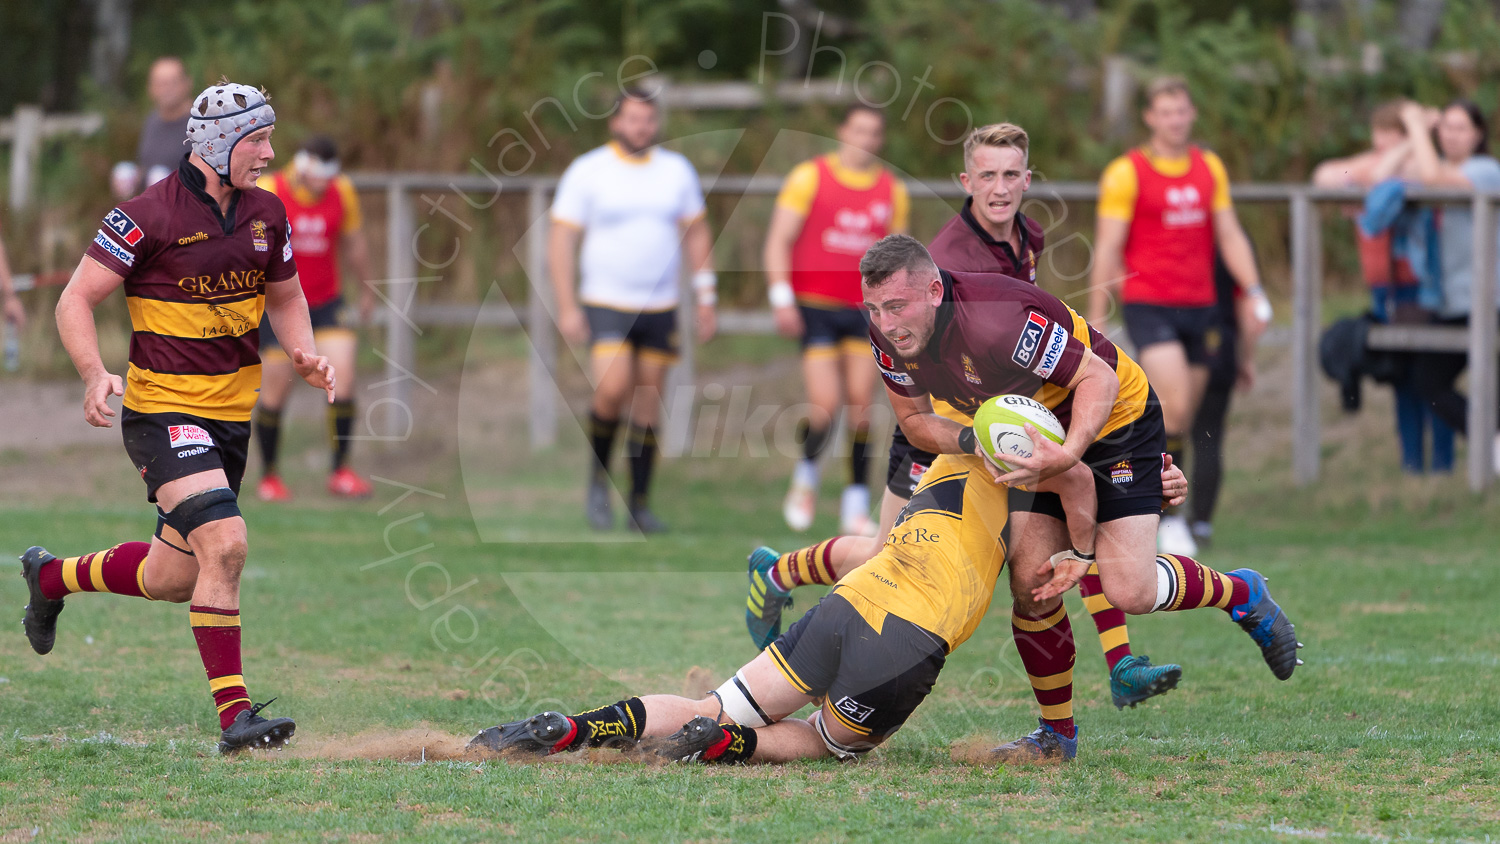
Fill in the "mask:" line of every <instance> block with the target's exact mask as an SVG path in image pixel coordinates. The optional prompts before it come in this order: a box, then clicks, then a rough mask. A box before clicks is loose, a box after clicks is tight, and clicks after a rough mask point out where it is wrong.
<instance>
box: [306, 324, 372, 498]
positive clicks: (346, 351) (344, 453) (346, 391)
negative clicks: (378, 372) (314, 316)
mask: <svg viewBox="0 0 1500 844" xmlns="http://www.w3.org/2000/svg"><path fill="white" fill-rule="evenodd" d="M313 336H314V337H315V338H316V340H317V344H318V353H319V354H321V355H323V356H324V357H326V358H328V362H329V364H330V365H332V366H333V367H334V371H336V372H338V374H339V379H338V383H337V384H336V385H334V389H333V403H332V404H330V405H328V437H329V443H328V446H329V450H330V451H331V452H332V464H331V469H330V471H329V474H328V491H329V492H331V493H333V494H334V495H337V496H339V497H341V498H365V497H368V496H369V495H371V494H372V493H373V492H374V488H373V487H371V485H370V482H369V481H367V480H365V479H364V478H362V477H360V476H359V475H358V474H356V473H355V472H354V470H353V469H350V468H349V465H348V461H349V447H350V446H351V445H353V439H352V437H353V433H354V416H355V409H354V384H355V378H354V362H355V360H356V358H357V357H358V351H359V336H358V335H356V334H355V333H354V332H353V331H351V330H349V329H347V328H320V329H318V330H316V331H314V332H313Z"/></svg>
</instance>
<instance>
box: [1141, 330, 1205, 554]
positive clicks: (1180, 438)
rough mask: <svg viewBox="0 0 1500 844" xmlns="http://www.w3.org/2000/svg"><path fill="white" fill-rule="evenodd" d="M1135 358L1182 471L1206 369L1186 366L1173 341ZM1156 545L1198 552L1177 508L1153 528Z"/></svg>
mask: <svg viewBox="0 0 1500 844" xmlns="http://www.w3.org/2000/svg"><path fill="white" fill-rule="evenodd" d="M1138 358H1139V361H1140V364H1141V369H1143V370H1145V372H1146V378H1147V380H1149V381H1150V382H1151V386H1152V388H1153V389H1155V390H1156V395H1157V398H1158V399H1159V400H1160V401H1161V415H1162V423H1163V425H1164V426H1165V427H1166V429H1167V453H1168V454H1170V455H1172V460H1173V461H1174V462H1175V463H1176V464H1177V466H1178V467H1179V468H1183V469H1184V471H1185V470H1186V464H1185V463H1184V462H1183V460H1184V458H1185V457H1186V454H1185V450H1186V449H1185V447H1186V437H1187V435H1188V432H1189V431H1190V430H1191V429H1192V424H1193V417H1194V416H1196V415H1197V413H1198V405H1200V404H1202V403H1203V394H1204V392H1205V391H1206V390H1207V389H1208V376H1209V371H1208V367H1206V366H1195V365H1191V364H1189V363H1188V358H1187V351H1186V350H1185V349H1184V348H1183V347H1182V344H1181V343H1177V342H1166V343H1152V344H1151V345H1149V346H1146V347H1145V348H1143V349H1141V350H1140V354H1139V356H1138ZM1157 545H1158V547H1159V549H1160V550H1161V551H1162V552H1164V553H1173V554H1189V555H1191V554H1196V553H1198V543H1197V542H1196V541H1195V540H1194V539H1193V534H1192V530H1191V529H1190V527H1189V525H1188V523H1187V519H1186V518H1184V517H1183V516H1181V515H1178V510H1177V508H1175V507H1170V508H1168V509H1167V511H1166V515H1165V516H1164V517H1163V518H1162V520H1161V524H1160V525H1159V526H1158V528H1157Z"/></svg>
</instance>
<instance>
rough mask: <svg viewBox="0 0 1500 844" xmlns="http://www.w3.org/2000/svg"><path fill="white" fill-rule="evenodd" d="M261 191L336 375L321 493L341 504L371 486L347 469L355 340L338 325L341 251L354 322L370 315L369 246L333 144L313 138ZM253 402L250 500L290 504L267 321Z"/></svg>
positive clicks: (284, 379) (279, 374) (279, 371)
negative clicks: (281, 212) (284, 223)
mask: <svg viewBox="0 0 1500 844" xmlns="http://www.w3.org/2000/svg"><path fill="white" fill-rule="evenodd" d="M259 184H260V187H262V188H264V189H265V190H268V191H270V192H272V193H274V194H276V196H277V197H278V198H280V199H281V201H282V203H283V204H285V205H286V215H287V220H288V222H290V223H291V224H292V250H293V251H294V252H295V253H296V254H297V267H298V276H299V277H300V278H301V280H302V293H303V295H304V296H306V297H307V307H308V311H309V313H310V315H311V318H312V327H313V333H314V335H315V337H316V338H317V343H318V350H319V351H320V352H322V353H323V354H324V355H325V356H327V358H328V360H329V361H330V362H331V363H332V364H333V366H334V368H335V369H336V370H337V371H338V373H339V385H338V388H337V389H336V390H335V391H334V398H333V404H330V405H329V406H328V438H329V446H330V448H331V449H332V452H333V462H332V468H331V469H330V471H329V475H328V491H329V492H330V493H332V494H334V495H337V496H341V497H344V498H363V497H365V496H367V495H369V494H370V493H371V492H372V491H373V489H372V488H371V486H370V482H369V481H367V480H365V479H364V478H362V477H360V476H359V475H357V474H355V472H354V470H353V469H350V468H349V466H348V460H349V447H350V445H351V443H352V440H351V432H352V430H353V428H354V361H355V357H356V353H357V352H358V348H359V344H358V340H359V338H358V335H356V334H355V333H354V332H353V331H352V330H350V329H348V328H345V327H343V326H342V325H341V324H340V319H339V312H340V311H341V310H342V309H343V307H344V297H343V293H342V290H343V283H342V282H343V273H342V272H341V271H340V267H339V255H340V252H342V253H343V254H344V255H346V256H347V257H348V259H349V265H350V268H351V269H352V270H353V275H354V281H355V282H357V283H358V284H359V286H360V292H359V317H360V322H361V323H365V322H368V321H369V319H370V313H371V311H372V310H373V309H374V304H375V295H374V291H373V289H372V288H371V287H370V286H369V285H368V284H366V282H367V281H368V280H369V278H370V254H369V244H368V242H367V241H366V239H365V234H364V230H363V229H362V228H361V215H360V210H359V198H358V197H357V196H356V195H355V192H354V185H353V183H351V182H350V181H349V177H348V176H345V175H343V173H341V172H340V166H339V154H338V147H337V146H336V145H335V144H334V142H333V139H332V138H329V137H327V136H325V135H315V136H313V137H311V138H309V139H308V140H307V141H306V142H305V143H303V145H302V148H301V149H299V150H297V154H296V155H295V156H293V157H292V165H291V166H290V167H287V168H285V169H283V170H282V171H281V172H279V173H277V174H275V175H273V176H262V177H261V178H260V182H259ZM260 349H261V364H262V374H261V386H260V403H259V405H257V406H256V409H255V438H256V440H257V442H259V444H260V456H261V461H262V463H263V464H264V468H263V472H264V474H263V475H262V477H261V479H260V484H259V485H258V486H257V487H256V495H257V496H258V497H259V498H260V500H262V501H289V500H290V499H291V497H292V494H291V491H290V490H288V489H287V487H286V484H285V483H283V482H282V480H281V474H280V473H279V472H278V471H277V464H276V461H277V457H278V454H279V450H280V445H281V414H282V411H283V410H285V409H286V400H287V394H288V392H289V391H290V390H291V387H292V382H293V378H294V376H295V373H294V372H293V369H292V361H291V358H289V357H287V354H286V352H285V351H284V350H283V349H282V348H281V346H280V345H279V344H278V342H277V339H276V334H275V332H273V331H272V330H271V325H270V323H269V322H265V321H262V323H261V326H260Z"/></svg>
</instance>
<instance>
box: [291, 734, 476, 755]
mask: <svg viewBox="0 0 1500 844" xmlns="http://www.w3.org/2000/svg"><path fill="white" fill-rule="evenodd" d="M467 744H468V740H467V739H464V738H460V737H458V736H455V735H451V734H449V733H443V732H439V731H437V730H433V729H427V728H422V727H419V728H415V729H410V730H396V731H391V730H371V731H369V732H364V733H360V734H358V735H355V736H345V737H339V736H334V737H330V738H326V739H318V740H315V741H311V742H301V741H299V742H298V743H297V744H296V745H295V746H294V747H292V748H291V749H290V750H288V751H287V754H286V755H287V756H288V757H290V758H292V759H324V760H329V761H335V762H344V761H350V760H355V759H365V760H372V761H374V760H387V761H395V762H444V761H453V760H473V761H480V760H482V759H485V758H492V757H491V756H490V755H489V754H477V753H476V754H470V753H469V752H468V751H467V750H465V746H466V745H467Z"/></svg>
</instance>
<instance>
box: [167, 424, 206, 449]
mask: <svg viewBox="0 0 1500 844" xmlns="http://www.w3.org/2000/svg"><path fill="white" fill-rule="evenodd" d="M167 437H168V439H170V440H171V444H172V448H181V447H183V446H185V445H213V444H214V438H213V437H211V436H209V435H208V432H207V431H205V430H203V429H202V428H200V427H198V426H197V425H168V426H167Z"/></svg>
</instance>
